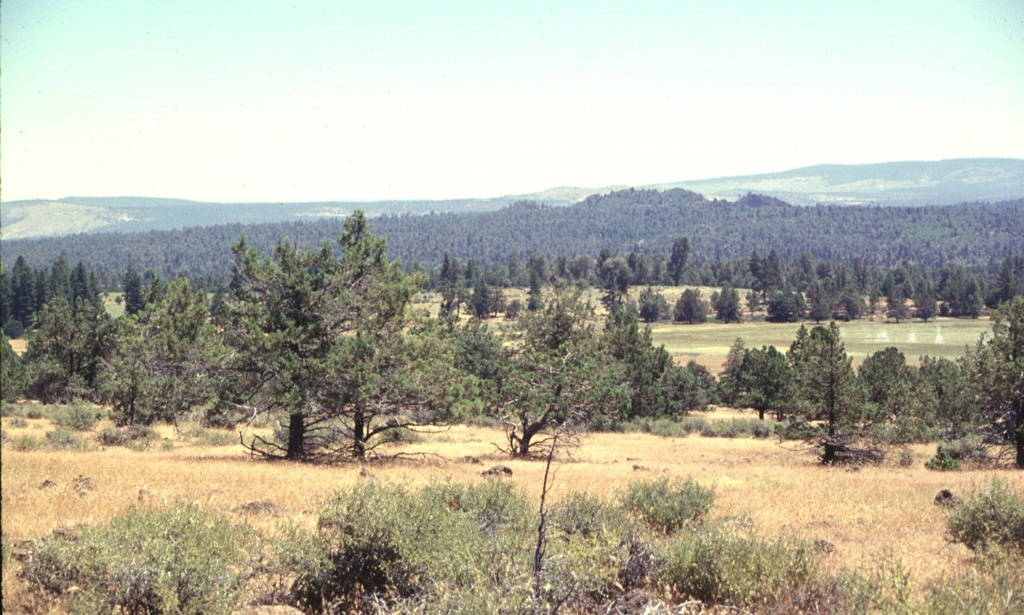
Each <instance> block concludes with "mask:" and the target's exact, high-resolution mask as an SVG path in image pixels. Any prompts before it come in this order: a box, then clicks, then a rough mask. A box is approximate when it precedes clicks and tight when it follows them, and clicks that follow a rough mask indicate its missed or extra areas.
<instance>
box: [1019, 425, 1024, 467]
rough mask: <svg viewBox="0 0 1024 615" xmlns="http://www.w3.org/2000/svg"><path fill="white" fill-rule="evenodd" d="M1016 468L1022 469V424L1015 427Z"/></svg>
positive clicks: (1023, 432)
mask: <svg viewBox="0 0 1024 615" xmlns="http://www.w3.org/2000/svg"><path fill="white" fill-rule="evenodd" d="M1017 469H1018V470H1024V426H1021V427H1018V428H1017Z"/></svg>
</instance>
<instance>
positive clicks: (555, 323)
mask: <svg viewBox="0 0 1024 615" xmlns="http://www.w3.org/2000/svg"><path fill="white" fill-rule="evenodd" d="M614 314H620V316H618V317H622V318H625V317H627V316H626V314H628V313H625V312H621V311H619V312H614V313H613V315H614ZM592 317H593V308H592V307H591V306H590V305H589V304H587V303H585V302H584V301H583V300H582V298H581V294H580V293H579V292H578V291H573V292H567V291H556V292H555V293H554V294H553V295H552V296H551V297H550V298H549V299H548V301H546V302H545V304H544V305H543V307H542V308H541V309H540V310H539V311H537V312H526V313H525V314H523V315H522V316H520V319H519V321H518V323H517V326H516V331H515V336H516V337H515V339H516V340H517V342H518V343H517V344H516V345H515V347H514V348H510V350H512V352H511V354H510V357H509V361H508V363H507V365H506V367H505V368H504V369H503V370H502V373H501V374H500V376H499V377H498V378H496V379H495V381H494V382H493V383H492V386H491V389H490V396H489V403H490V409H489V413H490V414H491V415H492V416H494V417H495V418H497V419H499V420H501V421H502V422H503V423H505V424H506V426H507V430H506V437H507V446H505V447H504V448H503V450H505V451H506V452H508V453H509V454H511V455H513V456H516V457H530V456H540V455H544V454H546V453H547V446H549V445H550V443H551V442H552V439H553V437H554V436H555V434H556V433H558V432H559V431H561V430H565V429H569V430H573V429H577V428H580V427H583V426H585V425H587V424H589V423H590V422H591V421H592V420H595V419H598V418H599V417H611V418H614V417H616V416H618V415H619V414H620V413H621V412H622V411H623V409H624V408H625V407H626V406H627V404H628V401H627V399H626V394H627V391H625V390H624V389H623V387H621V386H619V383H618V382H616V381H615V380H614V379H613V378H612V377H611V376H612V372H611V371H610V370H608V369H607V365H606V364H604V363H602V362H601V360H600V359H601V358H602V357H601V354H602V353H600V352H598V337H597V335H596V333H595V331H594V327H593V325H592V324H591V323H590V320H591V319H592ZM632 319H633V323H634V325H633V326H634V327H635V319H636V317H635V315H634V316H632ZM627 333H628V332H627Z"/></svg>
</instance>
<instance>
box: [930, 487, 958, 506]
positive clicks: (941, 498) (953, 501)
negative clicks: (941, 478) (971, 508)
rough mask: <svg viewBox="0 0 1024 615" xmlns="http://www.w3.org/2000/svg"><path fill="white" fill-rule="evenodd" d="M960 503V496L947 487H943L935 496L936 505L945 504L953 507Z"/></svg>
mask: <svg viewBox="0 0 1024 615" xmlns="http://www.w3.org/2000/svg"><path fill="white" fill-rule="evenodd" d="M959 504H960V496H958V495H956V494H955V493H953V492H952V491H950V490H949V489H943V490H942V491H940V492H939V493H938V495H936V496H935V505H936V506H947V507H953V506H957V505H959Z"/></svg>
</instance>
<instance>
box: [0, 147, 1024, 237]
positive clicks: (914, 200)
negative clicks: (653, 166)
mask: <svg viewBox="0 0 1024 615" xmlns="http://www.w3.org/2000/svg"><path fill="white" fill-rule="evenodd" d="M620 188H621V187H604V188H580V187H572V186H563V187H558V188H551V189H548V190H544V191H541V192H537V193H533V194H526V195H514V196H502V197H495V198H478V199H450V200H443V201H374V202H350V201H324V202H315V203H208V202H198V201H186V200H181V199H158V198H147V197H69V198H64V199H59V200H56V201H42V200H40V201H12V202H9V203H4V204H3V207H2V208H0V233H2V235H0V236H2V237H3V239H23V238H31V237H48V236H59V235H68V234H74V233H96V232H119V233H137V232H146V231H151V230H171V229H180V228H185V227H189V226H212V225H218V224H254V223H275V222H293V221H302V220H314V221H316V220H320V221H323V220H329V219H331V218H338V217H344V216H345V215H347V214H349V213H351V212H352V211H353V210H355V209H362V210H363V211H364V212H366V213H367V215H369V216H371V217H372V216H380V215H406V214H410V215H423V214H429V213H466V212H487V211H496V210H499V209H502V208H504V207H507V206H508V205H510V204H512V203H514V202H517V201H522V200H531V201H536V202H539V203H542V204H545V205H548V206H554V207H561V206H567V205H571V204H573V203H577V202H580V201H582V200H583V199H584V198H586V197H587V196H588V195H592V194H596V193H604V194H607V193H609V192H612V191H614V190H619V189H620ZM648 188H655V189H658V190H662V191H664V190H671V189H673V188H683V189H686V190H690V191H694V192H699V193H701V194H705V195H708V196H709V197H711V198H724V199H728V200H736V199H738V198H740V197H742V196H743V195H745V194H747V193H750V192H755V193H760V194H763V195H766V196H769V197H773V198H777V199H781V200H783V201H786V202H788V203H792V204H795V205H813V204H816V203H824V204H839V205H863V204H877V205H885V206H899V205H906V206H919V205H946V204H953V203H962V202H971V201H1006V200H1012V199H1016V198H1021V197H1024V160H1019V159H1003V158H978V159H959V160H944V161H938V162H888V163H880V164H866V165H818V166H813V167H805V168H802V169H794V170H791V171H784V172H781V173H770V174H763V175H749V176H738V177H723V178H718V179H704V180H696V181H682V182H671V183H666V184H657V185H653V186H648Z"/></svg>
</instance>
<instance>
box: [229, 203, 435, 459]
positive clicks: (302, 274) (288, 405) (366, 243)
mask: <svg viewBox="0 0 1024 615" xmlns="http://www.w3.org/2000/svg"><path fill="white" fill-rule="evenodd" d="M234 253H235V270H236V274H235V279H236V281H237V284H236V289H235V291H234V293H233V294H232V295H231V296H230V297H229V298H227V299H226V300H225V305H224V309H223V314H224V316H223V322H222V329H223V331H224V332H225V337H226V339H227V342H228V344H229V345H230V346H231V347H232V348H233V349H234V352H233V354H232V357H231V360H230V361H229V362H228V364H227V366H226V367H227V369H228V374H229V376H230V379H229V386H228V387H227V388H225V396H224V399H223V403H228V404H231V405H232V406H234V407H236V408H239V409H242V410H245V411H247V412H251V413H254V414H259V413H263V412H269V413H271V415H273V416H277V417H280V420H281V423H280V425H281V429H280V430H279V435H278V436H277V437H275V438H274V439H266V438H263V437H260V436H256V438H255V440H254V441H253V442H252V444H251V447H250V448H251V449H252V450H253V451H254V452H256V453H260V454H263V455H267V456H283V457H286V458H289V459H338V458H341V457H345V456H348V457H353V458H357V459H361V458H363V457H365V456H366V454H367V453H368V452H370V451H372V450H373V449H374V448H375V447H377V446H378V445H379V444H381V443H383V442H384V441H386V440H387V437H388V436H389V435H390V434H392V433H394V432H395V431H396V430H399V429H402V428H408V427H416V426H420V425H424V424H429V423H432V422H433V421H434V420H435V419H436V418H437V416H438V415H439V413H440V412H441V411H442V410H443V409H446V408H450V407H451V405H450V404H446V403H444V400H443V396H444V394H445V391H444V386H445V384H446V383H447V382H448V379H447V378H446V376H447V374H448V372H447V371H446V370H449V369H452V368H451V361H450V357H449V360H448V361H445V360H439V359H438V355H439V353H443V352H444V351H445V347H446V345H445V344H441V343H439V342H438V341H437V340H438V335H439V334H438V332H437V331H436V329H432V328H431V323H430V322H419V321H416V320H414V319H413V318H412V314H411V313H410V310H409V303H410V300H411V298H412V295H413V293H414V291H415V289H416V285H417V280H415V279H410V278H407V277H406V276H405V275H404V274H403V272H402V270H401V268H400V266H399V263H398V262H397V261H388V260H387V258H386V256H385V242H384V240H383V239H382V238H379V237H376V236H374V235H373V234H371V233H370V232H369V225H368V223H367V222H366V219H365V218H364V216H363V214H362V212H359V211H357V212H355V213H354V214H353V215H351V216H350V217H349V218H348V219H347V220H346V222H345V232H344V233H343V234H342V235H341V237H339V239H338V253H337V254H336V253H335V250H334V249H333V248H332V246H331V245H330V244H327V243H324V244H322V245H321V246H320V248H319V249H314V250H309V251H304V252H299V251H298V250H296V248H295V247H294V246H292V245H290V244H287V243H284V242H280V243H278V245H277V248H276V250H275V252H274V256H273V258H263V257H261V256H260V254H259V252H258V251H257V250H256V249H255V248H253V247H251V246H250V245H248V243H247V242H246V241H245V240H244V238H243V240H242V241H240V242H239V243H238V244H236V245H235V246H234ZM447 346H448V347H450V344H448V345H447Z"/></svg>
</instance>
